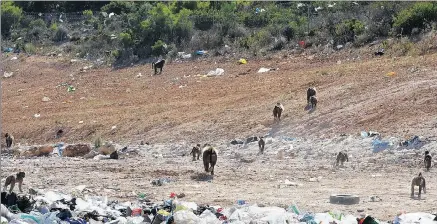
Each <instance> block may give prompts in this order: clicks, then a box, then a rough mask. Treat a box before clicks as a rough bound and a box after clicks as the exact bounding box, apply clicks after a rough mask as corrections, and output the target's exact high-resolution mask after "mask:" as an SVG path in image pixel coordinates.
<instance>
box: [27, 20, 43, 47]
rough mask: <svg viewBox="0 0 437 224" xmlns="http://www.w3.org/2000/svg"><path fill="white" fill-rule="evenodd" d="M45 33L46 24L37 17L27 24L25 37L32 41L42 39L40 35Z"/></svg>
mask: <svg viewBox="0 0 437 224" xmlns="http://www.w3.org/2000/svg"><path fill="white" fill-rule="evenodd" d="M45 34H47V25H46V23H45V22H44V20H42V19H37V20H34V21H32V22H30V24H29V29H28V30H27V35H26V39H27V40H28V41H31V42H34V41H39V40H41V39H43V38H42V37H43V36H44V35H45Z"/></svg>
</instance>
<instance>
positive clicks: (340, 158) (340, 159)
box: [335, 152, 349, 166]
mask: <svg viewBox="0 0 437 224" xmlns="http://www.w3.org/2000/svg"><path fill="white" fill-rule="evenodd" d="M344 162H349V158H348V156H347V153H345V152H339V153H338V154H337V160H336V162H335V166H338V164H339V163H340V164H341V166H343V163H344Z"/></svg>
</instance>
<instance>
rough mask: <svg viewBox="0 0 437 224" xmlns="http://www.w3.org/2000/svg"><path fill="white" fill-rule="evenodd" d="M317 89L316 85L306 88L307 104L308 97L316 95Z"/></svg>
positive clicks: (308, 101)
mask: <svg viewBox="0 0 437 224" xmlns="http://www.w3.org/2000/svg"><path fill="white" fill-rule="evenodd" d="M316 94H317V90H316V87H310V88H308V89H307V104H310V97H312V96H316Z"/></svg>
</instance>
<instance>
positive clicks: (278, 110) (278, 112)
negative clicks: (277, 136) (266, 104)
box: [273, 103, 284, 120]
mask: <svg viewBox="0 0 437 224" xmlns="http://www.w3.org/2000/svg"><path fill="white" fill-rule="evenodd" d="M283 110H284V106H282V104H281V103H277V104H276V105H275V108H273V117H274V119H278V120H281V114H282V111H283Z"/></svg>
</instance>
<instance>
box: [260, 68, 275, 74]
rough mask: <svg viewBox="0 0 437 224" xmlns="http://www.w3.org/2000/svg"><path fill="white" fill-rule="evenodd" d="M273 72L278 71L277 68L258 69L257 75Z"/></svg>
mask: <svg viewBox="0 0 437 224" xmlns="http://www.w3.org/2000/svg"><path fill="white" fill-rule="evenodd" d="M275 70H278V68H260V69H259V70H258V73H264V72H269V71H275Z"/></svg>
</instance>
